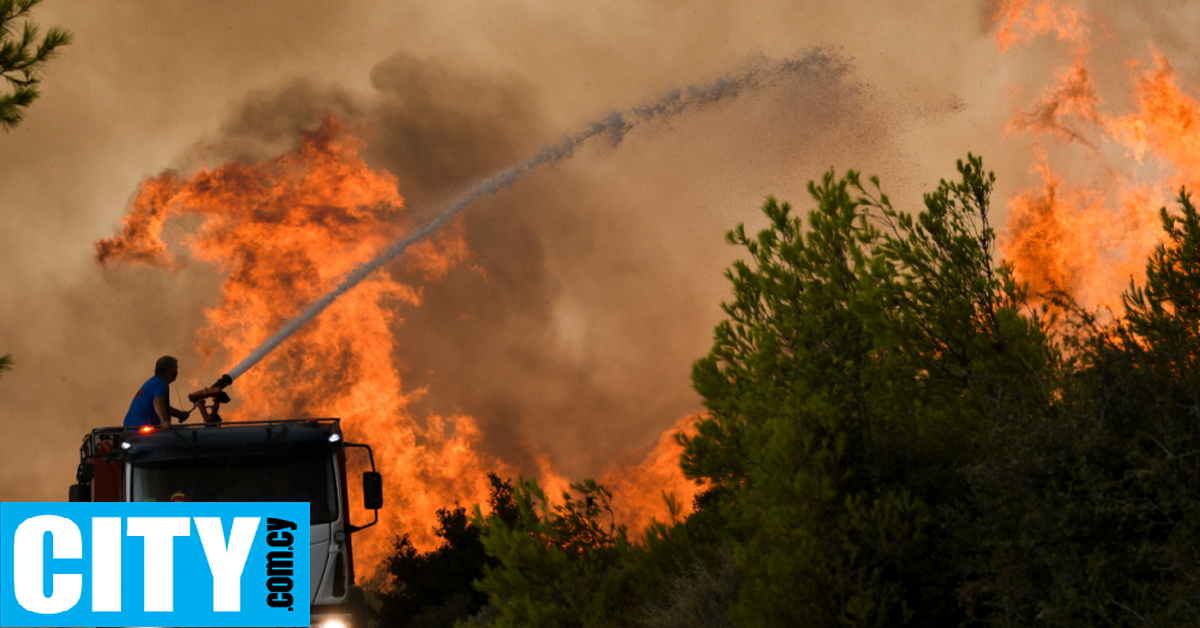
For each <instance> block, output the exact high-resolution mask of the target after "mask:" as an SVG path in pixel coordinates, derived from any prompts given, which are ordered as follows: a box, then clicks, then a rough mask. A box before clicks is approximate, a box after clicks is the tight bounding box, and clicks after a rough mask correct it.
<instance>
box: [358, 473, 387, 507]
mask: <svg viewBox="0 0 1200 628" xmlns="http://www.w3.org/2000/svg"><path fill="white" fill-rule="evenodd" d="M363 508H366V509H367V510H379V509H380V508H383V476H381V475H379V473H378V472H375V471H367V472H365V473H363Z"/></svg>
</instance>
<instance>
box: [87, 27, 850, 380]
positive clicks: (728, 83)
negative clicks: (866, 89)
mask: <svg viewBox="0 0 1200 628" xmlns="http://www.w3.org/2000/svg"><path fill="white" fill-rule="evenodd" d="M834 64H835V61H834V59H833V58H832V57H830V56H828V55H827V54H826V53H824V52H823V51H815V52H813V53H810V54H809V55H808V56H806V57H804V58H802V59H800V60H787V61H783V62H781V63H776V64H770V65H768V64H765V63H764V64H761V65H760V66H759V67H755V68H754V69H752V70H750V71H749V72H747V73H745V74H742V75H740V76H733V77H727V78H723V79H720V80H717V81H714V82H712V83H710V84H708V85H702V86H692V87H688V88H687V89H686V90H675V91H672V92H670V93H669V94H667V95H666V96H664V97H662V98H660V99H658V100H656V101H653V102H651V103H649V104H646V105H642V106H640V107H637V108H635V109H632V110H630V111H628V112H625V113H621V112H613V113H612V114H610V115H609V116H607V117H606V118H604V119H603V120H597V121H595V122H593V123H592V124H591V125H589V126H588V128H586V129H585V130H583V131H580V132H577V133H575V134H574V135H571V136H568V137H567V139H566V140H564V141H563V142H561V143H559V144H555V145H553V146H547V147H545V148H543V149H542V150H541V151H539V152H538V153H537V155H535V156H534V157H532V158H530V159H528V160H526V161H524V162H522V163H520V164H518V165H516V166H513V167H511V168H509V169H507V170H504V171H502V172H499V173H497V174H495V175H493V176H491V177H488V178H487V179H484V180H483V181H482V182H480V183H479V184H477V185H475V186H474V187H472V188H471V189H470V190H468V191H467V193H466V194H464V195H462V196H461V197H459V198H457V199H455V200H454V202H452V203H451V204H450V207H448V208H446V209H445V210H444V211H442V213H440V214H438V215H437V217H435V218H434V219H433V220H431V221H429V222H428V223H426V224H424V225H422V226H421V227H420V228H418V229H416V230H415V231H413V232H411V233H409V234H406V235H405V236H404V237H403V238H401V239H399V240H397V241H396V242H394V243H393V244H391V245H390V246H388V247H387V248H386V249H384V250H383V251H381V252H380V253H379V254H377V255H376V256H375V257H373V258H371V260H370V261H368V262H366V263H364V264H363V265H361V266H359V267H358V268H355V269H354V270H353V271H351V272H350V273H349V274H347V275H346V276H345V277H344V278H343V279H342V280H341V281H340V282H339V283H338V285H337V287H336V288H334V289H333V290H330V291H329V292H327V293H326V294H324V295H322V296H321V298H320V299H317V300H316V301H314V302H313V303H312V305H309V306H308V307H307V308H305V309H304V311H303V312H301V313H300V315H299V316H297V317H296V318H293V319H292V320H290V321H288V322H287V323H285V324H284V326H283V327H282V328H281V329H280V330H279V331H277V332H275V334H273V335H272V336H271V337H270V338H268V339H267V340H266V342H264V343H263V344H262V345H261V346H259V347H257V348H256V349H254V351H252V352H251V353H250V355H248V356H246V357H245V358H243V359H242V360H241V361H240V362H238V363H237V364H236V365H235V366H234V367H233V368H232V369H230V370H229V376H230V377H232V378H233V379H237V378H238V377H240V376H241V374H242V373H245V372H246V371H247V370H249V369H250V368H252V367H253V366H254V365H255V364H258V362H259V361H260V360H262V359H263V357H265V356H266V355H267V354H268V353H270V352H271V351H274V350H275V348H276V347H278V346H279V345H280V344H281V343H283V342H284V341H285V340H287V339H288V338H289V337H291V336H292V334H294V333H296V331H297V330H298V329H300V328H301V327H303V326H304V325H305V324H306V323H308V322H309V321H311V320H312V319H313V318H314V317H316V316H317V315H319V314H320V313H321V312H323V311H325V308H327V307H329V305H330V304H331V303H333V302H334V301H335V300H337V299H338V297H340V296H342V295H343V294H345V293H346V292H347V291H348V290H351V289H353V288H354V287H355V286H357V285H358V284H359V283H360V282H361V281H362V280H363V279H365V278H367V277H368V276H369V275H370V274H371V273H373V272H375V271H376V270H378V269H379V268H381V267H382V266H383V265H384V264H387V263H388V262H391V261H392V260H394V259H396V258H397V257H400V256H401V255H402V254H404V252H405V251H406V250H408V247H409V246H411V245H412V244H413V243H415V242H418V241H420V240H422V239H424V238H426V237H427V236H429V235H430V234H433V233H435V232H437V231H438V230H439V229H441V228H442V225H444V224H445V223H446V222H447V221H448V220H450V219H451V218H453V217H455V216H457V215H458V213H459V212H461V211H463V210H464V209H466V208H467V206H469V205H471V204H472V203H473V202H475V200H476V199H478V198H480V197H482V196H490V195H492V194H495V193H497V192H499V191H500V190H503V189H506V188H508V187H511V186H512V185H513V183H515V182H516V181H517V179H519V178H521V177H522V176H523V175H525V174H526V173H528V172H532V171H534V170H537V169H538V168H542V167H545V166H551V165H554V164H556V163H558V162H560V161H562V160H564V159H568V158H570V157H571V155H573V154H574V153H575V150H576V149H577V148H579V147H581V146H583V145H584V144H586V143H588V142H589V141H591V140H592V139H595V138H597V137H603V138H605V139H607V140H608V142H609V143H610V144H611V146H613V147H615V146H617V145H618V144H620V143H621V140H623V139H624V138H625V134H626V133H629V132H630V131H632V130H633V128H634V127H635V126H636V125H638V124H642V123H647V122H660V123H661V122H665V121H666V120H669V119H671V118H673V117H675V116H679V115H682V114H683V113H685V112H688V111H691V110H696V109H699V108H702V107H705V106H709V105H712V104H714V103H719V102H722V101H724V100H728V99H732V98H735V97H736V96H737V95H738V94H740V93H741V92H742V91H744V90H747V89H755V88H762V87H767V86H770V85H771V84H772V83H773V82H774V81H775V80H778V79H779V78H781V77H788V76H789V75H796V76H795V77H793V78H795V79H798V80H802V81H804V80H808V81H820V80H824V79H825V77H826V76H828V75H829V73H830V66H831V65H834ZM837 65H841V64H837ZM843 67H844V66H843ZM134 211H135V214H136V213H138V210H137V209H135V210H134ZM146 220H147V222H149V224H151V225H154V226H157V228H158V229H160V230H161V217H160V216H152V217H147V219H146ZM143 224H145V223H140V222H139V223H138V224H131V223H126V231H138V230H140V229H142V228H143ZM151 228H154V227H153V226H152V227H151ZM135 235H141V234H140V233H138V234H135ZM115 246H116V244H115V241H114V240H104V241H102V242H100V243H99V244H98V245H97V248H98V252H97V259H99V260H100V262H101V263H104V261H105V260H106V259H108V258H109V257H110V256H112V255H113V253H112V252H111V250H110V248H111V247H115ZM162 254H163V253H162V251H161V250H160V249H159V248H155V249H154V250H151V251H146V252H141V251H139V256H141V257H149V259H153V256H154V255H160V256H161V255H162Z"/></svg>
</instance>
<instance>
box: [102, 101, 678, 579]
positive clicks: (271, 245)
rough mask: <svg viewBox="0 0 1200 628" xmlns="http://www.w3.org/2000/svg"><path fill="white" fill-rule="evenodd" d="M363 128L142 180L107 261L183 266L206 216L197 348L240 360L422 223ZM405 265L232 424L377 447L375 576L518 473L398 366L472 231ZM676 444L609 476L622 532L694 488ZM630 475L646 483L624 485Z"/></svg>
mask: <svg viewBox="0 0 1200 628" xmlns="http://www.w3.org/2000/svg"><path fill="white" fill-rule="evenodd" d="M354 131H355V130H354V129H352V128H350V127H349V126H348V125H346V124H345V123H343V122H340V121H338V120H336V119H334V118H330V117H326V118H325V119H324V121H323V123H322V125H321V127H320V129H318V130H317V131H315V132H313V133H309V134H305V135H303V136H302V137H301V142H300V145H299V146H298V147H297V148H296V149H295V150H292V151H290V152H287V153H285V154H283V155H280V156H278V157H276V158H274V159H271V160H268V161H263V162H259V163H242V162H233V163H229V164H225V165H223V166H221V167H219V168H216V169H214V170H200V171H199V172H196V173H195V174H192V175H190V176H187V177H184V176H182V175H180V174H178V173H173V172H167V173H163V174H161V175H158V176H156V177H151V178H148V179H146V180H145V181H144V182H143V183H142V186H141V188H140V190H139V191H138V194H137V196H136V198H135V199H134V200H133V202H132V204H131V209H130V212H129V214H128V215H127V216H125V218H124V219H123V220H122V226H121V230H120V232H119V234H118V235H117V236H115V237H112V238H107V239H104V240H101V241H99V242H97V243H96V259H97V261H98V262H99V263H100V264H101V265H102V266H105V267H107V266H109V265H111V264H112V263H115V262H127V263H140V264H148V265H152V266H157V267H162V268H166V269H171V270H176V269H178V268H180V267H181V266H182V262H180V261H179V259H178V258H177V257H176V254H174V253H172V251H171V247H170V246H168V243H167V242H166V241H165V240H164V237H163V228H164V225H165V224H166V222H167V221H168V220H170V219H171V218H173V217H179V216H185V215H193V216H198V217H200V218H201V219H202V222H201V223H200V225H199V226H198V227H197V228H195V229H194V230H193V231H192V232H191V233H190V234H188V235H186V236H184V237H183V238H182V239H181V241H180V245H181V246H182V247H183V249H185V250H186V252H187V254H188V255H189V256H190V258H192V259H195V260H200V261H203V262H208V263H211V264H214V265H215V266H216V267H217V268H218V269H220V270H221V271H222V272H223V273H224V280H223V282H222V284H221V287H220V300H219V302H218V303H217V305H215V306H213V307H211V308H208V309H206V310H205V312H204V315H205V318H206V321H207V324H206V325H205V326H204V327H203V328H202V329H200V330H199V331H198V332H197V340H196V345H197V348H198V350H199V351H200V353H201V354H202V355H204V356H206V357H207V358H209V359H216V360H221V361H225V362H227V363H228V364H230V365H232V364H233V363H234V362H235V361H236V360H237V359H239V358H241V357H243V356H245V355H247V354H249V353H250V352H251V351H252V350H254V349H255V348H257V347H258V346H259V345H260V344H261V343H262V342H263V341H264V340H265V339H266V338H268V337H269V336H270V335H271V334H273V333H274V332H275V331H276V330H277V329H278V328H279V327H280V325H282V324H283V323H284V322H285V321H287V320H289V319H291V318H292V317H293V316H295V315H296V314H297V313H298V312H300V311H301V310H302V309H303V308H304V307H305V306H307V305H308V304H309V303H310V302H312V301H314V300H316V299H317V298H319V297H320V296H321V295H323V294H324V293H325V292H326V291H327V290H329V289H330V288H331V287H332V286H334V285H336V283H337V282H338V280H339V279H340V278H341V277H342V276H343V275H344V274H345V273H347V272H348V271H350V270H351V269H353V268H355V267H357V266H358V265H359V264H361V263H362V262H363V261H365V260H367V259H369V258H371V256H372V255H374V254H375V253H376V252H377V251H378V249H380V248H382V247H383V246H385V245H386V244H388V243H390V242H392V241H393V240H395V239H396V238H398V237H400V236H401V235H403V234H404V233H405V232H406V231H407V230H408V229H409V228H410V227H411V225H409V224H408V222H407V221H406V218H405V213H404V201H403V199H402V198H401V197H400V194H399V192H398V190H397V188H396V178H395V177H394V176H392V175H391V174H390V173H388V172H386V171H384V170H379V169H374V170H373V169H371V168H369V167H368V166H367V165H366V163H365V162H364V161H363V160H362V159H361V158H360V157H359V154H358V153H359V150H360V148H361V147H362V145H363V143H362V141H361V140H359V139H358V138H357V137H356V136H355V133H354ZM403 259H404V263H405V264H407V268H408V269H409V270H410V271H413V272H415V273H417V274H420V275H422V276H423V277H424V278H425V279H426V281H427V282H428V283H427V285H426V286H425V287H424V288H418V287H413V286H410V285H404V284H401V283H399V282H397V281H396V280H395V279H393V278H392V277H391V276H390V275H389V274H387V273H386V272H377V273H375V274H374V275H371V276H370V277H368V278H367V279H366V280H364V281H363V282H362V283H360V284H359V285H358V286H357V287H355V288H354V289H353V290H351V291H350V292H348V293H346V294H345V295H343V296H342V297H341V298H340V299H339V300H337V301H336V302H334V303H333V304H332V305H331V306H330V307H329V308H328V309H327V310H326V311H325V312H324V313H322V314H321V315H320V316H318V317H317V318H316V319H314V320H313V321H311V322H310V323H309V324H308V325H306V326H305V327H304V328H302V329H301V330H300V331H299V332H297V333H296V334H295V335H294V336H293V337H291V338H290V339H289V340H287V341H286V342H285V343H284V344H283V345H281V346H280V347H279V349H277V350H276V351H275V352H273V353H271V354H270V355H268V356H267V357H266V358H265V359H264V360H263V361H262V362H261V363H259V364H258V365H257V366H256V367H255V368H252V369H250V370H249V371H247V372H246V373H245V374H244V375H243V376H241V377H240V378H238V380H237V385H236V389H237V390H236V397H237V398H238V405H237V407H236V409H235V410H234V411H231V412H229V413H228V414H229V417H228V418H230V419H234V420H260V419H267V418H281V419H282V418H301V417H340V418H342V420H343V421H342V425H343V430H344V431H345V433H346V437H347V439H348V440H350V441H351V442H366V443H369V444H370V445H371V446H372V447H373V449H374V452H375V462H376V464H377V465H378V467H379V470H380V472H381V473H382V474H383V476H384V487H385V491H386V494H385V497H384V502H385V507H384V508H383V509H382V510H381V511H380V525H378V526H376V527H374V528H371V529H368V530H366V531H364V532H362V533H360V534H357V535H355V538H354V544H355V556H356V563H357V565H358V569H359V573H360V574H362V575H364V576H365V575H368V574H370V573H371V572H372V571H374V570H375V569H376V568H377V566H378V565H379V564H380V563H381V561H382V559H383V558H384V557H385V556H386V555H387V554H388V553H389V552H390V550H391V549H392V548H391V543H392V538H393V537H394V536H396V535H400V534H408V535H409V536H410V538H411V539H412V540H413V542H414V544H415V545H416V546H417V547H418V548H420V549H432V548H433V547H435V546H436V545H437V544H438V543H439V542H440V540H439V539H438V538H437V537H436V535H435V534H434V526H435V525H436V523H437V522H436V518H435V513H436V511H437V510H438V509H439V508H444V507H446V506H450V505H453V504H455V503H466V504H470V503H482V504H486V502H487V497H488V489H489V484H488V481H487V477H486V474H487V472H489V471H495V472H496V473H498V474H499V475H500V476H501V477H515V476H516V475H518V474H517V471H518V470H517V469H515V468H514V467H513V466H512V465H510V464H509V463H507V462H506V461H504V460H499V459H496V458H494V457H491V456H489V455H486V454H484V453H483V447H482V443H483V442H484V439H485V438H486V435H485V434H483V433H482V432H481V430H480V429H479V427H478V425H477V424H476V422H475V420H474V419H473V418H472V417H469V416H452V417H439V416H432V417H428V418H426V419H424V420H423V421H418V420H417V419H416V418H415V417H413V416H412V414H411V413H410V412H409V405H410V402H411V401H413V400H414V399H415V397H417V396H419V395H420V394H421V393H422V392H423V391H420V390H417V391H411V392H408V393H405V392H404V386H403V382H402V380H401V377H400V373H401V372H403V370H404V369H402V368H400V365H398V364H396V362H395V355H396V353H397V351H396V348H397V343H398V342H401V341H402V336H400V337H398V336H397V335H396V332H395V328H396V323H397V322H398V320H399V318H398V317H399V312H402V311H403V310H404V309H405V308H412V307H419V306H420V305H421V301H422V290H424V289H431V288H435V287H436V282H437V280H438V279H440V278H441V277H443V276H445V275H446V274H447V273H448V272H450V271H451V270H453V269H454V268H456V267H457V266H459V265H462V264H464V263H467V262H469V261H470V259H471V254H470V251H469V249H468V247H467V245H466V240H465V238H464V231H463V226H462V224H461V222H459V223H455V224H454V225H453V226H451V227H449V228H447V229H445V230H443V231H442V232H441V233H439V234H437V235H436V236H435V237H433V238H432V239H430V240H427V241H424V242H422V243H420V244H418V245H416V246H414V247H411V248H410V249H409V250H408V252H407V253H406V254H405V257H404V258H403ZM226 370H227V369H226ZM667 440H669V437H668V436H664V440H663V442H661V443H660V444H659V447H657V448H655V450H654V451H653V452H651V456H650V458H649V459H648V460H647V461H646V462H643V463H640V465H639V466H636V467H634V469H627V470H625V471H622V470H620V469H614V470H610V471H609V473H608V475H607V476H606V477H609V478H612V481H614V482H616V483H618V484H620V488H619V489H618V490H617V491H614V492H617V493H619V495H618V496H617V497H616V499H615V501H616V502H617V505H618V508H624V509H625V510H622V513H621V517H622V521H621V522H622V523H629V524H633V525H634V526H635V527H636V526H640V525H645V523H647V522H648V521H649V519H648V517H649V516H652V515H653V513H657V512H660V511H664V510H665V506H664V507H662V508H660V509H658V510H656V509H655V508H654V507H651V506H646V505H642V502H643V501H646V498H644V497H643V496H644V495H649V496H653V497H654V498H656V499H658V495H659V490H660V489H661V488H664V487H668V488H669V487H673V486H675V485H676V484H678V483H682V482H684V480H683V477H682V473H681V471H680V470H679V465H678V460H679V451H678V449H677V448H676V449H672V448H671V446H670V445H669V444H667ZM349 455H350V456H351V462H352V467H353V468H352V469H349V470H348V471H349V476H350V478H351V479H352V481H350V482H349V484H350V492H351V495H350V499H351V511H352V512H351V519H352V521H353V522H354V523H358V524H361V523H363V522H364V521H367V520H369V519H370V517H369V515H367V514H366V513H364V512H362V511H361V508H358V507H356V506H355V504H361V503H362V501H361V493H360V491H361V487H360V486H358V483H357V482H355V481H353V478H355V477H357V476H358V474H359V473H360V472H361V471H362V470H363V469H364V468H366V459H365V455H363V456H359V455H358V454H356V453H355V451H354V450H352V451H351V452H350V454H349ZM356 456H357V457H356ZM635 472H636V473H637V474H638V478H637V480H635V481H632V482H627V483H625V484H621V483H620V482H621V481H620V478H622V477H625V476H628V475H629V474H630V473H635ZM538 473H539V476H540V478H541V483H542V485H543V486H544V487H546V488H547V489H548V491H547V494H548V495H557V494H561V491H562V490H564V489H567V488H568V485H569V482H568V481H567V480H566V479H565V478H563V477H562V476H561V475H559V474H558V473H557V472H556V471H555V469H554V466H553V464H551V463H550V461H549V459H546V458H543V459H541V460H540V461H539V469H538ZM677 492H679V493H681V494H682V493H685V491H682V490H677ZM660 501H661V500H660ZM626 502H627V503H628V504H629V506H624V505H623V504H624V503H626ZM634 504H638V505H634ZM626 517H628V521H626ZM660 518H663V519H665V517H660Z"/></svg>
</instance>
